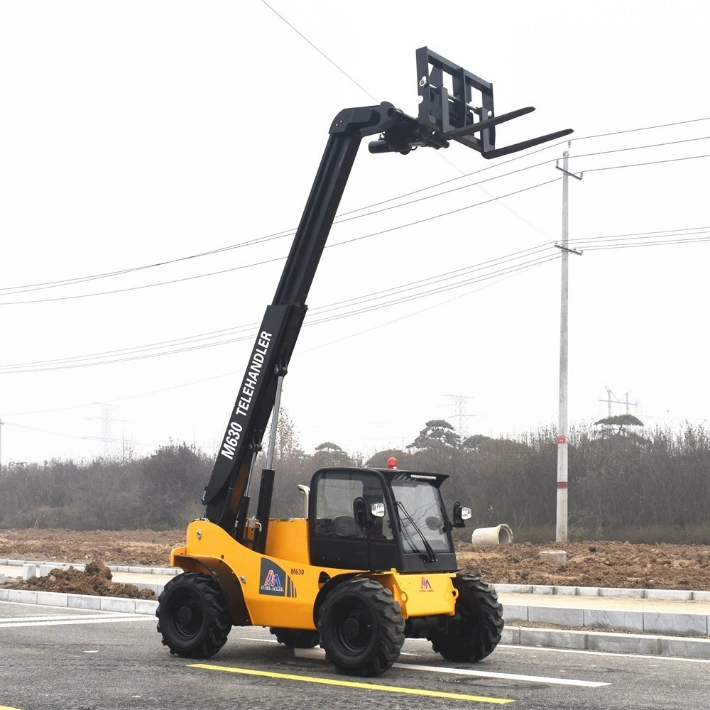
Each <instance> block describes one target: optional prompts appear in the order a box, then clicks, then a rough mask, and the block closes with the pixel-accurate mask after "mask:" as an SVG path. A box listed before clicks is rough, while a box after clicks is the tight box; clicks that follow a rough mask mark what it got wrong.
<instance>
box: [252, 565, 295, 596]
mask: <svg viewBox="0 0 710 710" xmlns="http://www.w3.org/2000/svg"><path fill="white" fill-rule="evenodd" d="M260 579H261V585H260V586H259V594H267V595H270V596H273V597H296V596H297V594H296V585H295V584H294V583H293V581H292V580H291V577H289V576H288V575H287V574H286V572H285V571H284V570H283V569H282V568H281V567H279V565H277V564H276V563H275V562H272V561H271V560H268V559H266V557H262V558H261V575H260Z"/></svg>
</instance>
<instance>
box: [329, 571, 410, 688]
mask: <svg viewBox="0 0 710 710" xmlns="http://www.w3.org/2000/svg"><path fill="white" fill-rule="evenodd" d="M400 611H401V607H400V605H399V602H398V601H395V600H394V598H393V597H392V592H391V591H390V590H389V589H385V588H384V587H383V586H382V585H381V584H380V583H379V582H376V581H375V580H373V579H367V578H355V579H349V580H347V581H346V582H343V583H342V584H340V585H339V586H338V587H336V588H335V589H334V590H333V591H332V592H331V593H330V594H329V595H328V596H327V597H326V599H325V601H324V602H323V606H322V608H321V613H320V618H319V619H318V631H319V632H320V637H321V646H322V647H323V648H324V649H325V652H326V658H328V660H330V661H331V662H332V663H333V664H335V666H337V667H338V668H339V669H340V670H341V671H343V672H344V673H347V674H348V675H356V676H375V675H381V674H382V673H384V672H385V671H386V670H388V669H389V668H391V667H392V664H393V663H394V662H395V661H396V660H397V659H398V658H399V652H400V651H401V650H402V644H404V619H403V618H402V615H401V613H400Z"/></svg>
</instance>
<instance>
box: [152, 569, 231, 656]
mask: <svg viewBox="0 0 710 710" xmlns="http://www.w3.org/2000/svg"><path fill="white" fill-rule="evenodd" d="M155 615H156V616H157V617H158V633H159V634H162V637H163V645H164V646H167V647H168V648H169V649H170V653H173V654H176V655H178V656H182V657H183V658H210V657H211V656H214V654H215V653H217V651H219V649H220V648H222V646H224V644H225V643H226V642H227V636H228V635H229V632H230V631H231V629H232V623H231V620H230V618H229V612H228V611H227V603H226V601H225V600H224V597H223V596H222V592H221V591H220V589H219V586H218V585H217V583H216V582H215V581H214V579H212V577H210V576H209V575H207V574H201V573H200V572H186V573H184V574H180V575H178V576H177V577H174V578H173V579H171V580H170V581H169V582H168V583H167V584H166V585H165V589H164V590H163V592H162V594H161V595H160V598H159V599H158V608H157V609H156V611H155Z"/></svg>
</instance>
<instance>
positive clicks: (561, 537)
mask: <svg viewBox="0 0 710 710" xmlns="http://www.w3.org/2000/svg"><path fill="white" fill-rule="evenodd" d="M569 146H570V143H568V144H567V147H568V148H569ZM555 167H556V168H557V169H558V170H561V171H562V243H561V244H556V245H555V246H556V247H557V248H558V249H560V251H561V252H562V285H561V289H560V304H561V305H560V407H559V423H558V427H557V522H556V528H555V540H556V541H557V542H564V541H565V540H567V520H568V514H567V462H568V448H567V447H568V441H567V437H568V435H569V422H568V374H567V362H568V322H569V271H568V269H569V264H568V262H569V253H570V252H572V253H573V254H578V255H581V253H582V252H579V251H576V250H574V249H570V248H569V247H568V246H567V245H568V241H569V177H570V175H571V176H572V177H573V178H576V179H577V180H581V179H582V176H581V175H575V174H574V173H571V172H570V171H569V150H566V151H564V153H563V154H562V167H560V166H559V165H556V166H555Z"/></svg>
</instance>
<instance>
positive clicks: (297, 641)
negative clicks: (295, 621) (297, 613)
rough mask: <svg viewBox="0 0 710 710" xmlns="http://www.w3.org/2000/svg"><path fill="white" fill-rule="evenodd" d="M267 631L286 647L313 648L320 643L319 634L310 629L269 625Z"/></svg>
mask: <svg viewBox="0 0 710 710" xmlns="http://www.w3.org/2000/svg"><path fill="white" fill-rule="evenodd" d="M269 631H271V633H272V634H273V635H274V636H276V640H277V641H278V642H279V643H282V644H283V645H284V646H286V648H314V647H315V646H317V645H318V644H319V643H320V634H319V633H318V632H317V631H312V630H310V629H281V628H276V627H270V628H269Z"/></svg>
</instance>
